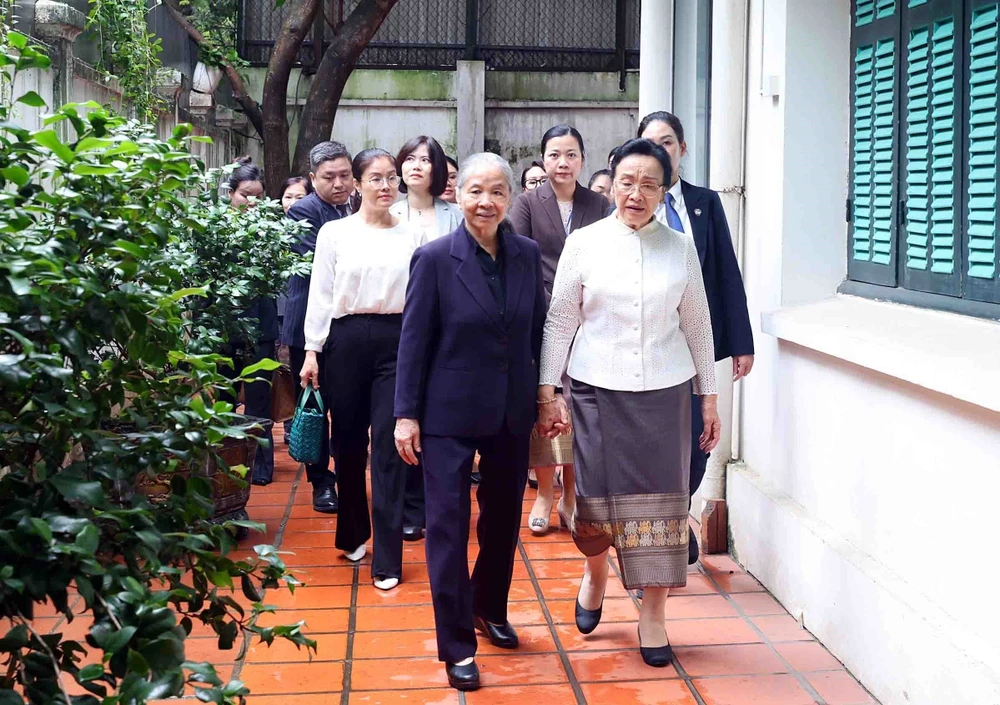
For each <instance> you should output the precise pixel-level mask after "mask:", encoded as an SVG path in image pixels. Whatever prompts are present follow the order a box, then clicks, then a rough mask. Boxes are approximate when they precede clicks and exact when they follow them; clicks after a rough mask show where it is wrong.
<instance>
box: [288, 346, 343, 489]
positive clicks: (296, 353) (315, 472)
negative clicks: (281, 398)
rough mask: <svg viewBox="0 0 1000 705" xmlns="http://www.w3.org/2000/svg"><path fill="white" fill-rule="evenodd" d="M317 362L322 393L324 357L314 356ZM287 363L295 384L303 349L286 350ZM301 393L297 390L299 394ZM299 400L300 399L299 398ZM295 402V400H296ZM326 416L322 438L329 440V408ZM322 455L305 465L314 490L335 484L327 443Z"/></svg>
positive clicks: (304, 353)
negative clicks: (316, 460)
mask: <svg viewBox="0 0 1000 705" xmlns="http://www.w3.org/2000/svg"><path fill="white" fill-rule="evenodd" d="M316 357H317V359H318V361H319V381H320V392H322V391H323V390H322V387H323V382H324V381H325V378H324V377H323V368H324V364H323V363H324V360H323V358H324V357H325V356H324V355H322V354H320V355H317V356H316ZM288 358H289V359H288V361H289V363H290V365H291V368H292V379H294V380H295V381H296V382H298V381H299V373H300V372H302V365H303V364H304V363H305V361H306V351H305V348H293V347H289V348H288ZM302 392H303V390H302V389H299V394H300V395H301V394H302ZM300 398H301V397H300ZM296 401H297V400H296ZM323 404H324V405H325V404H327V400H326V399H325V398H324V399H323ZM327 409H328V411H327V415H326V416H324V417H323V437H324V438H326V439H329V438H330V414H329V406H328V407H327ZM321 453H322V455H321V456H320V459H319V462H318V463H316V464H314V465H306V478H308V480H309V482H310V483H311V484H312V486H313V489H314V490H318V489H323V488H326V487H333V486H334V485H335V484H336V482H337V475H336V473H332V472H330V444H329V442H327V443H324V444H323V448H322V450H321Z"/></svg>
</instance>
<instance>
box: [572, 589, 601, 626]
mask: <svg viewBox="0 0 1000 705" xmlns="http://www.w3.org/2000/svg"><path fill="white" fill-rule="evenodd" d="M603 611H604V600H601V606H600V607H598V608H597V609H596V610H585V609H583V606H582V605H581V604H580V598H579V597H578V598H576V628H577V629H578V630H579V631H580V633H581V634H590V633H591V632H592V631H594V630H595V629H597V625H598V624H600V623H601V612H603Z"/></svg>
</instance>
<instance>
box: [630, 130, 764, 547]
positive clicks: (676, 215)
mask: <svg viewBox="0 0 1000 705" xmlns="http://www.w3.org/2000/svg"><path fill="white" fill-rule="evenodd" d="M636 136H637V137H642V138H644V139H648V140H650V141H652V142H655V143H656V144H658V145H660V146H661V147H663V149H665V150H666V151H667V154H668V155H670V162H671V163H672V164H680V160H681V157H683V156H684V155H685V154H687V144H685V142H684V126H683V125H681V121H680V120H678V119H677V117H676V116H675V115H673V114H671V113H668V112H666V111H658V112H655V113H650V114H649V115H647V116H646V117H644V118H643V119H642V121H641V122H640V123H639V130H638V133H637V134H636ZM656 219H657V220H659V221H660V222H661V223H663V224H664V225H666V226H667V227H670V228H673V229H674V230H678V231H680V232H683V233H685V234H687V235H688V236H690V237H692V238H694V244H695V246H696V247H697V249H698V259H700V260H701V272H702V278H703V279H704V281H705V293H706V295H707V296H708V308H709V310H710V312H711V314H712V335H713V337H714V339H715V359H716V360H724V359H726V358H727V357H731V358H733V381H736V380H738V379H741V378H743V377H746V376H747V375H748V374H750V370H751V368H753V333H752V332H751V330H750V314H749V313H748V312H747V296H746V292H745V290H744V288H743V277H742V276H741V275H740V267H739V264H738V263H737V261H736V253H735V251H734V250H733V240H732V236H731V235H730V234H729V223H728V222H727V221H726V213H725V211H724V210H722V201H721V200H720V199H719V194H717V193H716V192H715V191H712V190H711V189H707V188H702V187H700V186H695V185H693V184H690V183H688V182H687V181H684V180H683V179H681V178H680V174H679V173H678V170H676V169H675V170H674V174H673V178H672V180H671V182H670V185H669V187H668V188H667V195H666V197H665V198H664V200H663V202H662V203H661V204H660V205H659V207H657V209H656ZM691 411H692V417H691V437H692V439H693V442H692V443H691V482H690V491H691V494H692V495H693V494H694V493H695V492H697V491H698V486H699V485H700V484H701V481H702V479H703V478H704V477H705V468H706V466H707V465H708V455H709V454H708V453H706V452H704V451H703V450H702V449H701V448H700V447H699V445H698V443H697V439H698V438H699V437H700V436H701V433H702V430H703V423H702V418H701V404H700V403H698V397H693V398H692V404H691ZM690 538H691V541H690V543H689V544H688V562H689V563H691V564H693V563H695V562H697V560H698V541H697V539H695V536H694V534H690Z"/></svg>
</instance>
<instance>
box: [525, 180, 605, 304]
mask: <svg viewBox="0 0 1000 705" xmlns="http://www.w3.org/2000/svg"><path fill="white" fill-rule="evenodd" d="M611 211H612V206H611V204H610V203H608V200H607V199H606V198H605V197H604V196H602V195H601V194H599V193H595V192H594V191H591V190H590V189H589V188H587V187H586V186H582V185H580V184H577V185H576V191H575V192H574V193H573V215H572V216H571V217H570V225H569V231H570V232H571V233H572V232H573V231H574V230H576V229H578V228H582V227H584V226H585V225H590V224H591V223H596V222H597V221H598V220H601V219H602V218H604V217H606V216H607V215H608V214H609V213H611ZM509 218H510V222H511V225H513V226H514V232H516V233H517V234H518V235H523V236H525V237H529V238H531V239H532V240H534V241H535V242H537V243H538V247H539V248H540V249H541V251H542V276H543V277H544V279H545V295H546V298H549V297H551V296H552V283H553V282H554V281H555V280H556V266H557V265H558V264H559V256H560V255H561V254H562V251H563V245H565V244H566V231H565V230H564V229H563V224H562V216H561V215H560V214H559V204H558V202H557V200H556V194H555V191H553V190H552V184H551V183H549V182H546V183H544V184H542V185H541V186H539V187H538V188H536V189H534V190H532V191H526V192H525V193H522V194H521V195H520V196H518V197H517V198H516V199H515V200H514V204H513V205H512V206H511V207H510V216H509Z"/></svg>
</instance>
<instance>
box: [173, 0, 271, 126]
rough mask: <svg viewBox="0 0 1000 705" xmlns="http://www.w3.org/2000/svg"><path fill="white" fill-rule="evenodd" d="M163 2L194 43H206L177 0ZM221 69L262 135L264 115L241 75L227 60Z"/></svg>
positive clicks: (244, 110) (234, 96) (249, 118)
mask: <svg viewBox="0 0 1000 705" xmlns="http://www.w3.org/2000/svg"><path fill="white" fill-rule="evenodd" d="M163 4H164V5H165V6H166V8H167V11H168V12H169V13H170V16H171V17H173V18H174V21H175V22H177V24H179V25H180V26H181V29H183V30H184V31H185V32H187V35H188V36H189V37H191V39H192V40H193V41H194V43H195V44H197V45H198V46H202V45H204V44H206V43H207V40H206V39H205V36H204V35H203V34H202V33H201V32H199V31H198V28H197V27H195V26H194V25H193V24H191V21H190V20H189V19H188V18H187V17H186V16H185V15H184V13H183V12H182V11H181V7H180V3H179V2H178V0H164V2H163ZM222 70H223V72H224V73H225V74H226V78H228V79H229V83H230V85H232V87H233V98H235V99H236V102H237V103H239V104H240V107H241V108H243V112H245V113H246V116H247V119H248V120H250V124H251V125H253V127H254V129H255V130H257V134H258V135H261V136H263V135H264V116H263V114H262V113H261V109H260V106H259V105H258V104H257V101H255V100H254V99H253V98H252V97H251V96H250V92H249V91H248V90H247V86H246V83H245V82H244V81H243V77H242V76H240V73H239V71H237V70H236V69H235V67H233V65H232V64H230V63H229V62H228V61H227V62H226V63H225V65H224V66H223V67H222Z"/></svg>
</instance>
